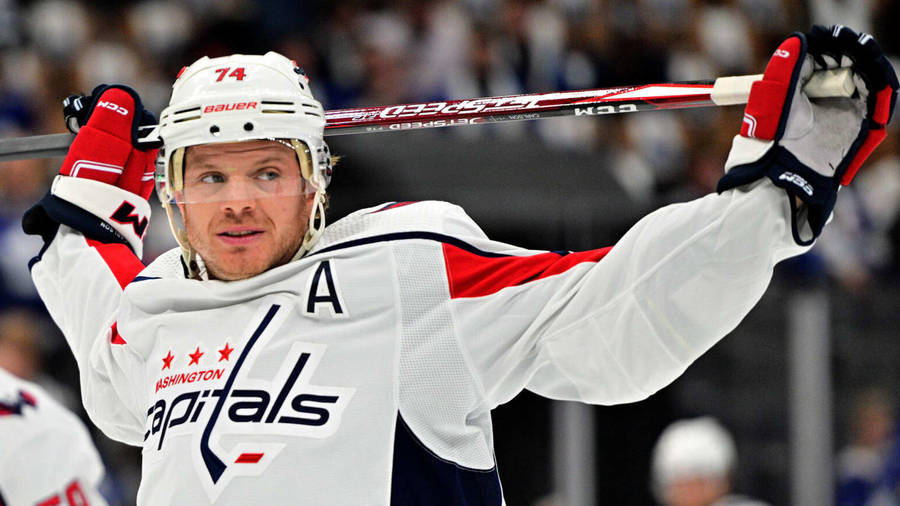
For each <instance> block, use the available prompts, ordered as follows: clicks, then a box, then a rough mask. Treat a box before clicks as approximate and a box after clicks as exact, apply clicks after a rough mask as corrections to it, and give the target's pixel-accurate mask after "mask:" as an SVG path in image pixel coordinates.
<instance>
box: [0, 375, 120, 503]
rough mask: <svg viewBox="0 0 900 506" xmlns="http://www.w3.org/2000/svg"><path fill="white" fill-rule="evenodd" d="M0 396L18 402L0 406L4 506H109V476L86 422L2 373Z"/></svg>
mask: <svg viewBox="0 0 900 506" xmlns="http://www.w3.org/2000/svg"><path fill="white" fill-rule="evenodd" d="M17 387H18V388H17ZM0 390H2V391H3V393H4V395H3V396H2V398H3V401H7V402H9V401H11V400H13V399H15V400H16V402H14V403H12V404H6V403H4V402H2V401H0V449H2V451H0V504H3V505H14V504H28V505H33V504H47V505H50V504H58V505H68V504H72V505H80V504H91V505H105V504H106V501H105V500H104V499H103V496H102V495H101V494H100V492H99V489H100V486H101V483H102V481H103V477H104V475H105V474H106V470H105V469H104V466H103V462H102V461H101V459H100V454H99V453H98V452H97V449H96V448H95V447H94V443H93V441H92V440H91V437H90V434H89V433H88V430H87V428H86V427H85V426H84V424H83V423H82V422H81V420H80V419H79V418H78V417H77V416H75V415H74V414H73V413H71V412H69V411H68V410H66V409H65V408H64V407H63V406H61V405H60V404H59V403H57V402H56V401H55V400H54V399H52V398H51V397H50V396H49V395H48V394H47V393H46V391H44V390H43V389H42V388H40V387H39V386H37V385H35V384H32V383H28V382H25V381H22V380H19V379H18V378H15V377H13V376H12V375H10V374H8V373H6V372H5V371H3V370H2V369H0ZM10 408H11V409H10ZM4 501H5V502H4Z"/></svg>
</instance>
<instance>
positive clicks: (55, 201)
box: [24, 85, 158, 258]
mask: <svg viewBox="0 0 900 506" xmlns="http://www.w3.org/2000/svg"><path fill="white" fill-rule="evenodd" d="M63 105H64V114H65V115H66V123H67V126H68V127H69V129H70V130H72V131H75V132H77V135H76V137H75V141H74V142H73V143H72V146H71V147H70V148H69V152H68V154H67V155H66V158H65V161H64V162H63V164H62V167H61V168H60V171H59V175H58V176H57V177H56V179H54V181H53V186H52V187H51V190H50V195H48V196H47V197H45V198H44V199H43V200H42V201H41V203H40V204H39V205H38V206H36V207H42V208H43V211H44V212H43V214H44V215H45V216H46V217H49V218H50V220H51V221H52V222H55V223H62V224H65V225H68V226H70V227H72V228H75V229H76V230H78V231H80V232H81V233H83V234H84V235H85V236H86V237H88V238H90V239H95V240H99V241H101V242H104V243H114V242H119V243H125V244H127V245H128V246H130V247H131V250H132V251H134V253H135V255H137V256H138V258H140V257H141V254H142V250H143V238H144V235H145V234H146V232H147V226H148V223H149V219H150V204H149V203H148V202H147V199H148V198H149V197H150V193H151V192H152V191H153V186H154V181H153V176H154V167H155V161H156V155H157V151H158V150H157V149H156V146H153V145H141V144H139V143H138V127H139V126H141V125H146V124H154V123H155V122H156V121H155V118H154V117H153V115H152V114H151V113H150V112H148V111H146V110H145V109H144V107H143V105H142V104H141V99H140V97H139V96H138V94H137V93H136V92H135V91H134V90H132V89H131V88H129V87H127V86H122V85H111V86H107V85H101V86H98V87H97V88H95V89H94V91H93V93H92V94H91V95H90V96H84V97H77V96H73V97H69V98H67V99H66V100H65V101H64V102H63ZM33 211H34V209H33V210H32V211H29V213H28V214H26V218H25V220H24V225H25V227H26V232H29V230H28V228H29V225H32V227H31V228H32V229H33V230H32V231H30V232H31V233H40V234H41V235H46V232H45V231H42V230H39V229H38V228H35V226H34V225H35V223H34V222H35V221H43V222H46V220H31V221H32V223H31V224H30V223H29V215H30V214H32V212H33ZM32 218H33V216H32ZM39 228H44V227H39ZM45 238H46V237H45Z"/></svg>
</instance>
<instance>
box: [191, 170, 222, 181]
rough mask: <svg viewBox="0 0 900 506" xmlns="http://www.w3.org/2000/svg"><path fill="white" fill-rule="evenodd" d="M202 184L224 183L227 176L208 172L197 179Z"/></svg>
mask: <svg viewBox="0 0 900 506" xmlns="http://www.w3.org/2000/svg"><path fill="white" fill-rule="evenodd" d="M197 181H200V182H201V183H224V182H225V176H224V175H222V174H219V173H217V172H208V173H206V174H203V175H201V176H200V177H199V178H197Z"/></svg>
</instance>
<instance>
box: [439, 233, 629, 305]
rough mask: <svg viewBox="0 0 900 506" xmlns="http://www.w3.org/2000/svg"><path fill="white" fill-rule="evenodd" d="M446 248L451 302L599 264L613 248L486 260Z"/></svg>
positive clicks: (466, 252)
mask: <svg viewBox="0 0 900 506" xmlns="http://www.w3.org/2000/svg"><path fill="white" fill-rule="evenodd" d="M443 248H444V262H445V265H446V268H447V279H448V280H449V282H450V298H452V299H456V298H461V297H483V296H485V295H490V294H492V293H496V292H499V291H500V290H502V289H504V288H506V287H508V286H519V285H523V284H525V283H528V282H529V281H535V280H538V279H543V278H546V277H548V276H553V275H556V274H561V273H563V272H566V271H567V270H569V269H571V268H572V267H574V266H576V265H578V264H580V263H584V262H598V261H599V260H600V259H601V258H603V257H605V256H606V254H607V253H609V251H610V250H611V249H612V247H611V246H610V247H608V248H602V249H596V250H590V251H581V252H578V253H569V254H560V253H552V252H548V253H539V254H537V255H530V256H523V257H517V256H503V257H486V256H482V255H479V254H477V253H473V252H471V251H467V250H464V249H462V248H459V247H458V246H453V245H451V244H447V243H444V245H443Z"/></svg>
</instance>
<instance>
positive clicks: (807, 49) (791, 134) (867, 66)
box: [717, 25, 898, 245]
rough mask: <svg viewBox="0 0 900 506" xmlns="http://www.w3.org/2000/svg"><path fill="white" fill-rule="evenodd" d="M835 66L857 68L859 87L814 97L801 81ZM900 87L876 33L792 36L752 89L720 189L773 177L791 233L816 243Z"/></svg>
mask: <svg viewBox="0 0 900 506" xmlns="http://www.w3.org/2000/svg"><path fill="white" fill-rule="evenodd" d="M838 67H849V68H851V69H852V70H853V79H854V82H855V84H856V90H857V91H856V93H855V94H854V95H853V96H852V97H849V98H821V99H810V98H809V97H808V96H807V95H806V93H805V92H804V91H803V86H804V85H805V84H806V82H807V81H809V79H810V77H811V76H812V73H813V71H815V70H821V69H831V68H838ZM897 88H898V82H897V75H896V74H895V72H894V69H893V67H892V66H891V64H890V63H889V62H888V60H887V58H885V56H884V53H883V52H882V50H881V48H880V47H879V46H878V43H877V42H875V40H874V39H873V38H872V36H871V35H868V34H865V33H862V34H857V33H856V32H854V31H853V30H851V29H849V28H847V27H844V26H840V25H837V26H834V27H832V28H825V27H823V26H814V27H813V29H812V30H811V31H810V32H809V33H807V34H802V33H795V34H793V35H791V36H790V37H788V38H787V39H786V40H785V41H784V42H782V43H781V45H780V46H779V47H778V49H776V50H775V53H774V54H773V56H772V58H771V59H770V60H769V64H768V65H767V66H766V72H765V74H764V76H763V79H762V80H761V81H757V82H756V83H754V84H753V87H752V88H751V91H750V98H749V100H748V102H747V107H746V109H745V110H744V121H743V126H742V128H741V134H740V135H738V136H736V137H735V138H734V143H733V145H732V148H731V152H730V153H729V154H728V160H727V161H726V162H725V170H726V174H725V176H724V177H723V178H722V179H721V180H720V181H719V185H718V187H717V191H719V192H723V191H725V190H728V189H731V188H735V187H739V186H743V185H745V184H748V183H751V182H753V181H756V180H758V179H761V178H763V177H768V178H769V179H771V180H772V182H773V183H774V184H775V185H776V186H778V187H780V188H783V189H784V190H785V191H786V192H787V194H788V196H789V199H788V200H789V201H790V204H791V209H792V220H791V221H792V227H791V228H792V232H793V235H794V240H795V241H796V242H797V244H800V245H809V244H812V242H813V241H814V240H815V239H816V237H818V236H819V234H820V233H821V232H822V228H823V227H824V226H825V223H826V222H827V221H828V218H829V216H830V215H831V211H832V210H833V209H834V204H835V201H836V199H837V192H838V189H839V187H840V185H842V184H843V185H847V184H849V183H850V181H851V180H852V179H853V176H854V175H856V172H857V171H858V170H859V168H860V166H861V165H862V163H863V162H864V161H865V160H866V158H868V157H869V155H870V154H872V151H873V150H874V149H875V147H876V146H878V144H879V143H880V142H881V141H882V140H884V137H885V132H886V131H885V126H886V125H887V124H888V122H889V121H890V120H891V115H892V113H893V110H894V106H895V105H896V101H897ZM796 199H799V200H801V201H802V202H803V205H802V206H799V207H798V206H797V205H796Z"/></svg>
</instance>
